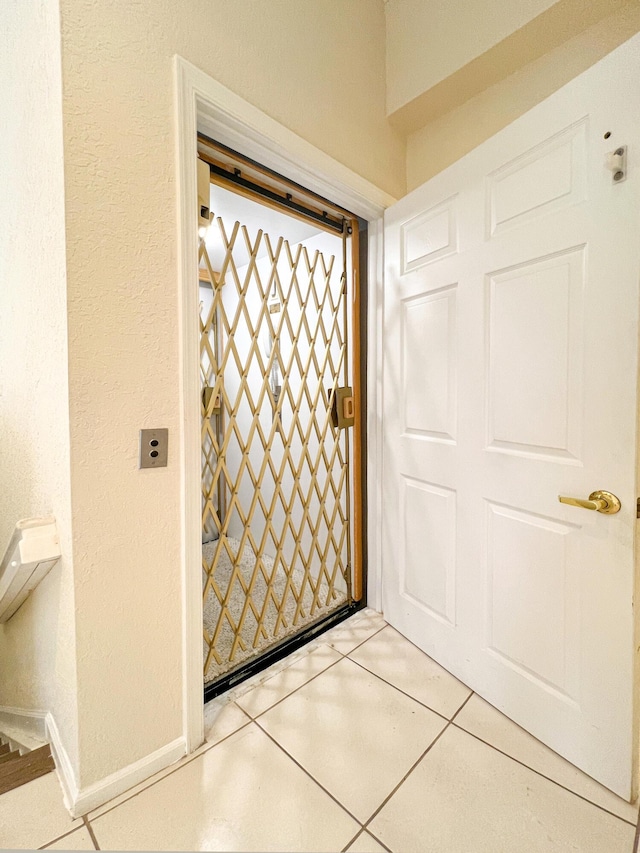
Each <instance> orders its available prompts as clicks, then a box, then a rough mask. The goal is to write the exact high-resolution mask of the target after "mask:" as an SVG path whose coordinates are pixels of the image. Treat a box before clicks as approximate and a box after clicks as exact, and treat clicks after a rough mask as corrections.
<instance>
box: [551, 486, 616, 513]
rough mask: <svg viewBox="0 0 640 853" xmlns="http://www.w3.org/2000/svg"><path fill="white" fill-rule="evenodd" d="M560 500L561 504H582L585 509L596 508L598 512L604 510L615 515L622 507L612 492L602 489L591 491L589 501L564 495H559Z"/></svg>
mask: <svg viewBox="0 0 640 853" xmlns="http://www.w3.org/2000/svg"><path fill="white" fill-rule="evenodd" d="M558 500H559V501H560V503H561V504H569V506H580V507H582V508H583V509H594V510H596V511H597V512H604V513H606V514H607V515H613V514H614V513H615V512H619V511H620V507H621V506H622V504H621V503H620V501H619V500H618V498H617V497H616V496H615V495H612V494H611V492H603V491H601V490H599V491H597V492H591V494H590V495H589V500H588V501H586V500H583V499H582V498H568V497H565V496H564V495H558Z"/></svg>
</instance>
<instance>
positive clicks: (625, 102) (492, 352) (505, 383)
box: [382, 37, 640, 796]
mask: <svg viewBox="0 0 640 853" xmlns="http://www.w3.org/2000/svg"><path fill="white" fill-rule="evenodd" d="M639 81H640V38H638V37H637V38H635V39H633V40H632V41H631V42H629V43H628V44H626V45H623V46H622V47H621V48H619V49H618V50H617V51H615V52H614V53H613V54H611V55H610V56H609V57H607V58H606V59H605V60H603V61H602V62H601V63H599V64H598V65H597V66H595V67H594V68H592V69H591V70H590V71H588V72H586V73H585V74H584V75H582V76H581V77H579V78H577V79H576V80H575V81H573V82H572V83H571V84H569V85H568V86H566V87H565V88H564V89H562V90H560V91H559V92H558V93H556V94H555V95H553V96H552V97H551V98H549V99H548V100H547V101H545V102H543V103H542V104H540V105H539V106H538V107H536V108H535V109H534V110H532V111H531V112H529V113H527V114H526V115H525V116H523V117H522V118H520V119H519V120H518V121H516V122H514V123H513V124H512V125H510V126H509V127H507V128H505V129H504V130H503V131H501V132H500V133H499V134H497V135H496V136H495V137H493V138H492V139H490V140H488V141H487V142H486V143H484V144H483V145H481V146H480V147H479V148H477V149H476V150H474V151H473V152H471V153H470V154H469V155H467V156H466V157H464V158H463V159H462V160H460V161H459V162H458V163H456V164H454V165H453V166H451V167H450V168H449V169H447V170H446V171H445V172H443V173H441V174H440V175H438V176H436V177H435V178H433V179H432V180H431V181H429V182H428V183H427V184H425V185H424V186H422V187H420V188H419V189H417V190H415V191H414V192H413V193H411V194H410V195H408V196H407V197H405V198H404V199H402V201H400V202H399V203H398V204H396V205H394V206H393V207H392V208H390V209H389V210H388V211H387V214H386V217H385V319H384V331H385V343H384V356H385V367H384V436H385V441H384V498H383V519H382V522H383V540H384V553H383V560H384V571H383V604H384V611H385V616H386V617H387V618H388V619H389V621H390V622H391V623H392V624H393V625H394V626H395V627H396V628H398V630H400V631H401V632H402V633H403V634H405V635H406V636H408V637H409V638H410V639H411V640H412V641H413V642H415V643H416V644H417V645H419V646H420V647H421V648H422V649H424V650H425V651H426V652H427V653H428V654H430V655H432V656H433V657H434V658H435V659H436V660H438V661H439V662H440V663H441V664H442V665H443V666H445V667H446V668H447V669H449V670H450V671H451V672H453V673H454V674H455V675H456V676H457V677H458V678H460V679H461V680H462V681H464V682H466V683H467V684H468V685H469V686H470V687H472V688H473V689H474V690H476V691H477V692H478V693H479V694H480V695H482V696H483V697H484V698H485V699H487V700H488V701H489V702H491V703H492V704H494V705H495V706H496V707H498V708H499V709H500V710H501V711H503V712H504V713H506V714H507V715H508V716H510V717H511V718H512V719H514V720H515V721H516V722H518V723H519V724H520V725H522V726H523V727H525V728H526V729H527V730H528V731H530V732H531V733H532V734H534V735H535V736H536V737H538V738H540V739H541V740H543V741H544V742H545V743H547V744H548V745H550V746H551V747H552V748H553V749H555V750H556V751H558V752H560V753H561V754H562V755H564V756H565V757H567V758H568V759H569V760H571V761H572V762H574V763H575V764H577V765H578V766H579V767H581V768H582V769H583V770H585V771H586V772H587V773H589V774H590V775H592V776H594V777H595V778H597V779H598V780H599V781H601V782H603V783H604V784H605V785H607V786H608V787H610V788H611V789H613V790H615V791H616V792H617V793H619V794H621V795H622V796H629V794H630V785H631V769H632V708H633V702H632V695H633V611H632V595H633V578H634V558H633V541H634V530H635V509H636V507H635V504H636V500H635V499H636V494H635V489H636V485H635V474H636V385H637V363H638V360H637V332H638V329H637V319H638V280H639V277H640V257H639V249H638V246H639V243H640V241H639V240H638V235H639V234H640V170H639V169H638V167H637V166H635V165H634V162H635V161H637V158H638V156H639V153H640V117H639V116H638V110H637V109H635V107H634V106H633V105H637V103H638V102H639V99H640V83H639ZM606 133H609V134H610V136H609V137H607V139H605V138H604V137H605V134H606ZM620 145H628V146H629V164H630V167H629V171H628V176H627V179H626V180H625V181H624V182H621V183H617V182H615V181H614V179H613V175H612V172H611V171H610V170H609V169H607V167H606V162H605V161H606V155H607V154H608V153H610V152H612V151H613V150H615V149H616V148H617V147H618V146H620ZM596 489H606V490H609V491H611V492H613V493H614V494H616V495H617V496H618V497H619V498H620V499H621V501H622V509H621V511H620V512H619V513H618V514H616V515H605V514H601V513H599V512H592V511H589V510H586V509H582V508H577V507H573V506H567V505H564V504H561V503H560V502H559V501H558V496H559V495H570V496H576V497H580V498H587V497H588V496H589V494H590V493H591V492H593V491H594V490H596Z"/></svg>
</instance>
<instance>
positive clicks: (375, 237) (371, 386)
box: [367, 219, 384, 613]
mask: <svg viewBox="0 0 640 853" xmlns="http://www.w3.org/2000/svg"><path fill="white" fill-rule="evenodd" d="M368 239H369V275H368V278H369V286H368V293H367V299H368V303H367V315H368V316H367V563H368V565H367V604H368V606H369V607H371V608H372V609H373V610H377V611H378V612H379V613H382V482H383V481H382V411H383V410H382V375H383V371H382V368H383V364H382V354H383V349H382V323H383V309H384V220H383V219H376V220H375V221H373V222H370V223H369V235H368Z"/></svg>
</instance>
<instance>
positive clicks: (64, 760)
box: [38, 712, 186, 817]
mask: <svg viewBox="0 0 640 853" xmlns="http://www.w3.org/2000/svg"><path fill="white" fill-rule="evenodd" d="M38 713H42V712H38ZM44 722H45V731H46V740H47V741H48V742H49V744H50V745H51V754H52V756H53V760H54V762H55V765H56V771H57V773H58V778H59V780H60V786H61V787H62V793H63V798H64V804H65V806H66V808H67V809H68V810H69V812H70V813H71V815H72V816H73V817H81V816H82V815H85V814H87V813H88V812H90V811H92V810H93V809H96V808H98V806H101V805H104V803H107V802H109V800H113V799H114V797H118V796H119V795H120V794H123V793H124V792H125V791H128V790H129V789H130V788H133V787H134V785H138V784H139V783H140V782H144V781H145V779H148V778H149V777H150V776H153V774H154V773H158V772H159V771H160V770H164V769H165V767H169V766H170V765H171V764H174V763H175V762H176V761H179V760H180V759H181V758H182V757H183V756H184V755H185V753H186V744H185V739H184V738H183V737H179V738H176V740H174V741H172V742H171V743H168V744H166V745H165V746H162V747H160V749H156V750H155V752H152V753H150V754H149V755H145V756H144V758H141V759H139V760H138V761H134V763H133V764H129V765H128V766H127V767H123V768H122V769H120V770H117V771H116V772H115V773H112V774H111V775H110V776H106V777H105V778H104V779H101V780H100V781H99V782H95V783H94V784H93V785H89V786H88V787H86V788H78V783H77V780H76V776H75V773H74V771H73V766H72V764H71V760H70V758H69V755H68V753H67V751H66V749H65V748H64V744H63V742H62V738H61V737H60V732H59V731H58V726H57V725H56V721H55V719H54V717H53V714H51V713H48V714H46V715H45V721H44Z"/></svg>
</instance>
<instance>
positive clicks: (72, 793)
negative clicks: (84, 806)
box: [45, 712, 78, 817]
mask: <svg viewBox="0 0 640 853" xmlns="http://www.w3.org/2000/svg"><path fill="white" fill-rule="evenodd" d="M45 726H46V730H47V740H48V741H49V744H50V746H51V754H52V756H53V760H54V763H55V765H56V772H57V774H58V779H59V780H60V785H61V787H62V794H63V797H64V804H65V806H66V807H67V809H68V810H69V811H70V812H71V814H72V815H74V817H75V814H74V804H75V803H76V801H77V799H78V783H77V782H76V774H75V773H74V772H73V766H72V764H71V760H70V758H69V756H68V754H67V750H66V749H65V748H64V744H63V743H62V739H61V737H60V732H59V731H58V727H57V725H56V721H55V720H54V718H53V714H51V713H50V712H49V713H48V714H47V715H46V720H45Z"/></svg>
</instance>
